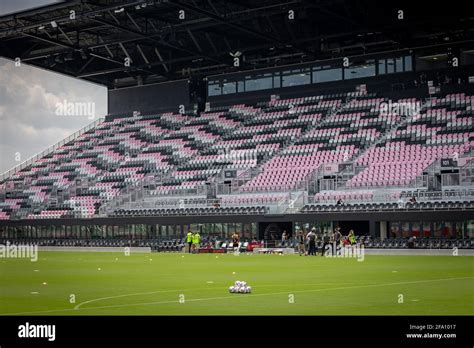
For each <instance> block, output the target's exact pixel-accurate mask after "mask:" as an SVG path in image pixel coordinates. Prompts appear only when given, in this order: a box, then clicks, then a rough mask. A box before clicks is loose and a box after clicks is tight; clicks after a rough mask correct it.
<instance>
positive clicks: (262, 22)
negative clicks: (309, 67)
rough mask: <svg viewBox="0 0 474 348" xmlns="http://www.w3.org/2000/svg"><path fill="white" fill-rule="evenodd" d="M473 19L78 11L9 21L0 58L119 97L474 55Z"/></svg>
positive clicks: (359, 10) (302, 10)
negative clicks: (250, 73)
mask: <svg viewBox="0 0 474 348" xmlns="http://www.w3.org/2000/svg"><path fill="white" fill-rule="evenodd" d="M415 5H416V6H417V7H415ZM399 10H402V11H403V19H398V16H399V12H398V11H399ZM71 11H75V12H74V15H75V18H72V16H71V14H72V12H71ZM180 11H184V12H180ZM289 11H294V19H292V18H289V17H291V13H290V12H289ZM473 12H474V10H473V8H472V6H469V4H468V2H463V3H457V4H456V5H452V6H448V5H446V4H443V5H442V6H434V5H433V3H428V2H427V3H426V5H423V4H421V3H420V2H418V1H397V2H389V3H388V2H384V6H383V7H382V6H377V2H376V1H368V0H361V1H347V0H319V1H317V0H314V1H303V0H293V1H291V0H287V1H282V0H259V1H252V0H239V1H237V0H235V1H231V0H194V1H184V0H182V1H179V0H168V1H165V0H162V1H146V0H145V1H144V0H140V1H119V0H93V1H85V0H83V1H70V2H66V3H57V4H52V5H48V6H45V7H42V8H36V9H32V10H26V11H22V12H19V13H15V14H12V15H6V16H3V17H0V55H1V56H4V57H7V58H10V59H15V58H17V57H19V58H20V59H21V60H22V62H26V63H28V64H31V65H34V66H38V67H42V68H45V69H48V70H52V71H56V72H60V73H63V74H67V75H70V76H74V77H77V78H81V79H85V80H89V81H93V82H96V83H100V84H103V85H106V86H108V87H111V88H113V87H116V86H131V85H137V84H148V83H155V82H160V81H169V80H175V79H182V78H187V77H193V76H206V75H215V74H220V73H224V72H233V71H237V70H249V69H257V68H262V67H269V66H278V65H286V64H292V63H298V62H305V61H314V60H320V59H328V58H336V57H343V56H352V55H359V54H368V53H377V52H384V51H391V50H400V49H412V48H416V47H422V46H429V45H439V44H444V45H446V44H451V43H455V42H464V43H469V44H471V45H472V43H473V42H474V35H473V34H474V31H473V27H474V25H473V23H474V18H473V17H474V16H473ZM183 16H184V17H183ZM236 52H241V55H242V62H241V65H240V67H238V68H236V67H234V66H233V57H232V56H231V54H235V53H236ZM126 58H130V59H131V64H130V66H127V65H125V64H124V62H125V59H126Z"/></svg>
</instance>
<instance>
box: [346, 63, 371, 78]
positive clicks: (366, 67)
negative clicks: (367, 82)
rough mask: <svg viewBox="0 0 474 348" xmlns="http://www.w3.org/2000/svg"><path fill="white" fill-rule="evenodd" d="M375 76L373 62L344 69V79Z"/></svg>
mask: <svg viewBox="0 0 474 348" xmlns="http://www.w3.org/2000/svg"><path fill="white" fill-rule="evenodd" d="M368 76H375V65H374V64H362V65H357V66H353V67H349V68H346V69H345V70H344V79H345V80H350V79H358V78H361V77H368Z"/></svg>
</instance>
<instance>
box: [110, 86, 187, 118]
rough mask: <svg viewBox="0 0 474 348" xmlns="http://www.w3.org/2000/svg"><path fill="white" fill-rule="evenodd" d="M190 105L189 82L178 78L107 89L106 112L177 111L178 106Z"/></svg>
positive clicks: (113, 113) (111, 113)
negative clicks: (177, 79)
mask: <svg viewBox="0 0 474 348" xmlns="http://www.w3.org/2000/svg"><path fill="white" fill-rule="evenodd" d="M179 105H184V106H185V108H186V110H187V109H188V108H189V105H190V94H189V82H188V80H179V81H172V82H165V83H157V84H151V85H145V86H137V87H126V88H120V89H109V93H108V114H109V115H115V114H128V113H132V112H133V111H135V110H137V111H140V112H141V113H142V114H143V113H146V112H156V111H160V110H169V111H171V110H173V109H176V111H175V112H178V106H179Z"/></svg>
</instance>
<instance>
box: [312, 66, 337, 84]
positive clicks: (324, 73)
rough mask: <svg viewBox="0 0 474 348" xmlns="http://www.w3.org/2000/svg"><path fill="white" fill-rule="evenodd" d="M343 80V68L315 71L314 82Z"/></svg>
mask: <svg viewBox="0 0 474 348" xmlns="http://www.w3.org/2000/svg"><path fill="white" fill-rule="evenodd" d="M338 80H342V69H341V68H337V69H327V70H318V71H313V83H320V82H328V81H338Z"/></svg>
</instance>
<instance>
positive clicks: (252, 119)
mask: <svg viewBox="0 0 474 348" xmlns="http://www.w3.org/2000/svg"><path fill="white" fill-rule="evenodd" d="M396 102H398V104H410V105H422V107H421V109H420V110H415V111H416V112H414V113H410V114H408V115H404V114H403V113H402V112H400V111H399V110H396V111H394V110H387V109H386V108H383V107H385V106H386V105H390V103H392V101H391V100H389V99H387V98H383V97H380V96H377V95H375V94H361V93H354V92H350V93H339V94H332V95H320V96H310V97H297V98H288V99H272V100H270V101H269V102H259V103H257V104H255V105H244V104H237V105H232V106H227V107H225V106H219V107H213V108H212V109H210V110H208V111H206V112H201V113H200V114H199V115H195V114H193V113H188V114H178V113H172V112H168V113H163V114H160V115H139V116H133V117H119V118H110V117H109V118H106V120H105V121H103V122H102V123H100V124H99V125H97V126H96V127H95V128H93V129H90V130H88V131H87V132H85V133H83V134H82V135H80V136H78V137H77V138H76V139H74V140H72V141H71V142H69V143H67V144H65V145H63V146H61V147H59V148H58V149H56V150H55V151H53V152H51V153H49V154H48V155H46V156H44V157H42V158H40V159H39V160H37V161H36V162H34V163H33V164H31V165H30V166H29V167H27V168H24V169H22V170H20V171H18V172H17V173H15V174H14V175H12V176H11V177H9V178H8V179H6V180H5V181H4V182H3V183H1V185H0V220H8V219H51V218H61V217H85V218H87V217H92V216H94V215H97V214H98V213H99V209H100V208H101V207H103V206H104V205H105V204H108V203H109V202H111V201H115V200H117V201H118V198H120V197H122V194H125V193H126V192H127V191H128V190H129V189H130V188H132V187H140V186H142V183H145V182H147V183H148V182H151V183H153V185H152V186H151V187H150V188H149V189H148V190H149V193H150V196H162V195H168V194H171V193H173V194H175V192H178V193H179V192H187V191H189V190H194V191H192V192H194V193H196V192H198V191H199V190H202V189H204V188H205V187H206V184H208V183H209V182H217V179H218V178H219V176H220V175H221V174H222V173H223V169H235V170H237V171H238V173H239V174H240V173H250V174H248V176H246V177H245V179H242V181H241V182H239V185H240V186H238V185H237V186H232V192H230V194H227V195H222V196H220V200H221V204H222V208H215V207H202V208H199V209H202V210H193V209H198V208H176V209H174V210H170V212H172V213H170V214H178V215H179V214H212V213H216V214H224V213H229V214H235V213H236V212H237V213H238V212H239V211H240V210H239V207H238V206H239V205H241V206H247V208H249V209H250V208H252V209H253V208H258V209H257V210H255V209H254V210H252V209H251V210H248V211H247V210H243V211H242V212H243V213H255V212H262V211H266V210H265V206H268V205H271V204H279V203H280V202H284V201H285V202H286V201H288V200H289V196H288V195H289V191H295V190H297V191H305V190H307V186H305V183H306V180H308V179H310V178H315V175H317V174H318V173H320V171H321V170H322V168H323V165H324V168H327V167H328V166H330V167H331V168H333V171H334V173H338V172H339V173H342V172H341V170H344V168H343V167H342V166H341V164H344V163H349V162H351V163H352V162H353V163H354V164H355V166H356V167H357V171H356V172H355V173H356V174H355V175H354V174H351V177H348V178H346V180H345V181H344V183H343V184H342V187H338V190H339V191H324V192H320V193H318V194H316V195H314V194H313V195H312V197H314V202H315V204H313V205H311V206H310V205H307V206H306V207H305V208H304V209H303V212H314V211H316V210H318V209H319V208H316V207H317V206H318V204H324V205H325V206H327V205H328V204H329V205H330V204H333V203H335V202H336V201H337V200H339V199H342V200H343V201H347V202H351V203H361V204H366V203H367V204H369V202H370V201H371V200H372V199H373V198H374V197H375V196H376V191H375V190H379V189H381V188H391V187H395V188H396V187H407V186H409V185H410V184H411V183H412V182H413V181H414V180H415V179H416V178H417V177H419V176H420V175H421V174H422V173H423V172H424V171H425V170H426V169H427V168H428V167H429V166H430V165H431V164H433V162H435V161H437V160H438V159H441V158H446V157H457V156H462V155H463V154H464V153H466V152H468V151H470V150H471V149H472V147H473V145H474V128H473V118H472V114H473V104H474V97H473V96H466V95H464V94H451V95H447V96H444V97H437V98H431V99H429V100H428V101H425V102H422V101H421V100H417V99H415V98H408V99H400V100H398V101H396ZM352 175H353V176H352ZM242 177H243V176H242ZM189 192H191V191H189ZM398 192H400V191H398ZM201 193H202V192H201ZM397 197H398V196H397ZM397 197H395V196H394V197H393V198H394V199H396V198H397ZM156 198H157V197H153V199H156ZM463 206H464V205H463ZM310 207H313V208H310ZM359 208H360V207H359ZM365 208H367V207H366V206H364V209H365ZM385 208H387V209H388V208H390V207H385ZM412 208H415V207H412ZM419 208H420V209H425V208H426V207H425V206H420V207H419ZM434 208H436V207H434ZM180 209H181V210H180ZM321 209H323V208H321ZM324 209H326V208H324ZM328 209H329V208H328ZM337 209H349V208H348V207H347V206H344V207H340V208H337ZM361 209H362V208H361ZM367 209H371V207H368V208H367ZM374 209H378V208H377V207H375V208H374ZM165 210H166V209H165V208H163V209H161V208H160V209H158V210H156V209H154V210H153V209H151V210H146V211H143V212H142V211H141V210H136V211H135V210H134V211H132V210H130V211H132V213H130V212H129V210H127V209H122V210H115V213H114V214H115V215H117V216H128V215H130V214H132V215H133V214H135V213H136V214H142V215H143V214H144V215H150V214H155V213H156V214H158V215H166V214H168V213H166V212H165Z"/></svg>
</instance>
